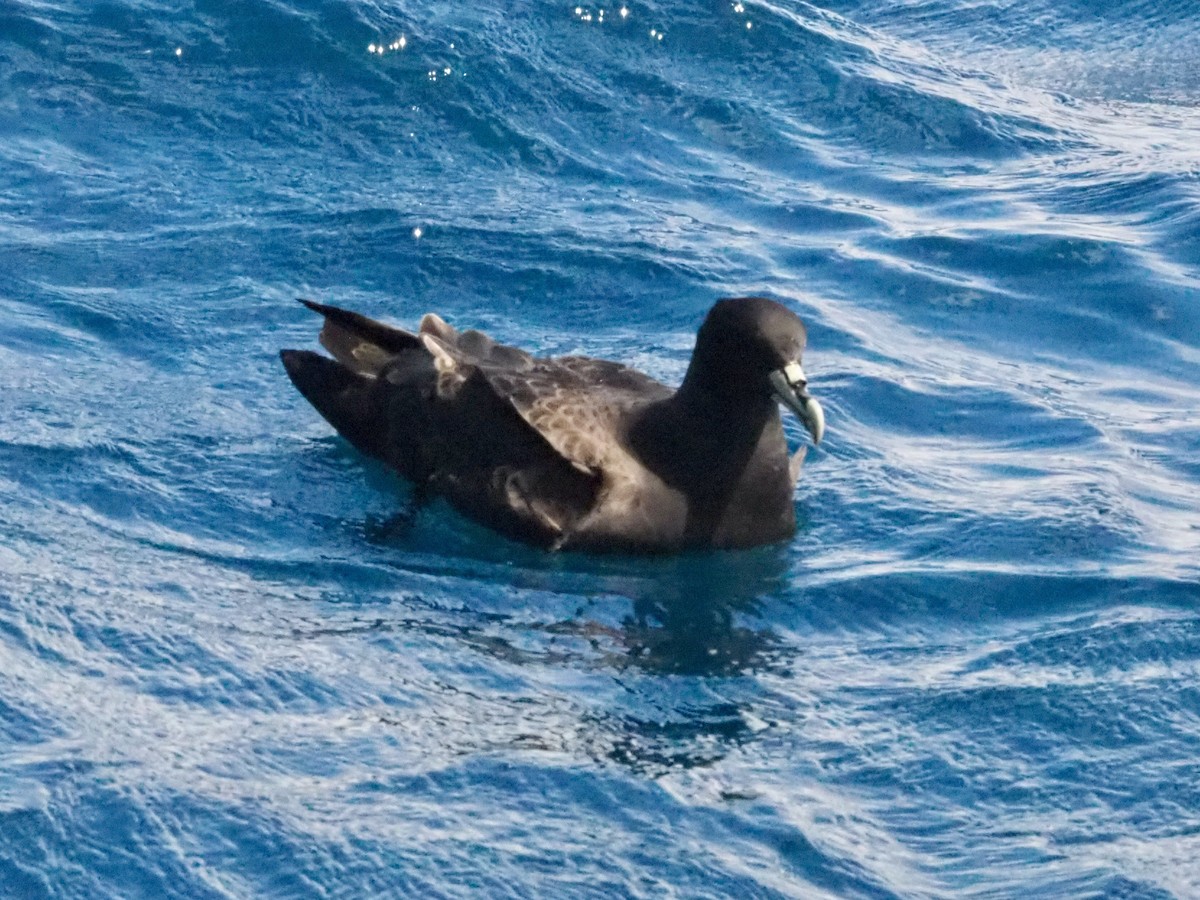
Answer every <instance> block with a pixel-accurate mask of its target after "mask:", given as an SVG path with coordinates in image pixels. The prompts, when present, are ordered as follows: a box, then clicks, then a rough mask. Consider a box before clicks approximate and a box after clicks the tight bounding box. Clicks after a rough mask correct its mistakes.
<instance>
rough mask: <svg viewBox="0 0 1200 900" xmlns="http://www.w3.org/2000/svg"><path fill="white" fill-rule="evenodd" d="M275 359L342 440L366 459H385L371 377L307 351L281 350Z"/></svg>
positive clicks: (381, 424)
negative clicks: (280, 362) (281, 362)
mask: <svg viewBox="0 0 1200 900" xmlns="http://www.w3.org/2000/svg"><path fill="white" fill-rule="evenodd" d="M279 358H280V359H282V360H283V367H284V368H285V369H286V370H287V373H288V377H289V378H291V379H292V384H294V385H296V388H297V389H298V390H299V391H300V393H301V394H303V395H304V397H305V399H306V400H308V402H309V403H311V404H312V405H313V406H314V407H315V408H316V410H317V412H319V413H320V414H321V415H322V416H324V417H325V420H326V421H327V422H329V424H330V425H332V426H333V427H334V428H336V429H337V430H338V433H339V434H341V435H342V437H344V438H345V439H346V440H348V441H349V442H350V443H351V444H353V445H354V446H355V447H356V448H358V450H360V451H361V452H363V453H366V454H368V455H369V456H375V457H378V458H384V457H385V455H386V439H387V435H386V433H385V429H386V421H387V419H386V416H384V415H382V410H381V409H380V405H381V404H380V400H379V394H378V392H377V391H375V390H374V387H375V385H376V381H375V379H374V378H372V377H369V376H366V375H362V374H360V373H358V372H354V371H351V370H350V369H348V368H346V367H345V366H344V365H342V364H341V363H339V362H337V361H336V360H332V359H329V358H327V357H324V356H322V355H321V354H319V353H313V352H312V351H310V350H281V351H280V353H279Z"/></svg>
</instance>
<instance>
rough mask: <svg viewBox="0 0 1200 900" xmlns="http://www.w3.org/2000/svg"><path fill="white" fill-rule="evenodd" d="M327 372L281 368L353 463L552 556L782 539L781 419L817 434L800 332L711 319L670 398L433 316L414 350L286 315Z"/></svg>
mask: <svg viewBox="0 0 1200 900" xmlns="http://www.w3.org/2000/svg"><path fill="white" fill-rule="evenodd" d="M300 302H301V303H303V304H304V305H305V306H307V307H308V308H309V309H311V310H313V311H314V312H317V313H320V314H321V315H322V316H324V317H325V323H324V327H323V328H322V329H321V334H320V342H321V344H322V345H323V346H324V347H325V348H326V349H327V350H328V351H329V352H330V353H331V354H332V355H333V359H329V358H328V357H325V356H322V355H321V354H319V353H314V352H312V351H308V350H283V351H281V353H280V356H281V358H282V359H283V365H284V367H285V368H286V369H287V373H288V375H289V376H290V377H291V379H292V382H293V383H294V384H295V385H296V387H297V388H298V389H299V390H300V393H301V394H303V395H304V396H305V398H307V399H308V401H309V402H310V403H311V404H312V405H313V406H314V407H316V409H317V411H318V412H319V413H320V414H321V415H322V416H324V417H325V419H326V420H328V422H329V423H330V424H331V425H332V426H333V427H334V428H336V429H337V430H338V432H339V433H340V434H341V435H342V436H343V437H344V438H345V439H346V440H348V441H349V442H350V443H351V444H353V445H354V446H355V447H356V448H358V449H359V450H360V451H361V452H363V453H365V454H367V455H369V456H374V457H377V458H378V459H380V460H382V461H383V462H385V463H387V464H388V465H390V466H391V467H392V468H394V469H396V470H397V471H398V472H399V473H400V474H401V475H403V476H404V477H405V478H408V479H410V480H411V481H413V482H414V483H415V484H416V486H417V490H418V496H419V497H424V496H430V495H442V496H445V497H446V498H447V499H449V501H450V502H451V503H452V504H453V505H454V506H455V507H456V508H457V509H458V510H460V511H461V512H462V513H464V514H465V515H467V516H470V517H471V518H474V519H476V520H478V521H480V522H483V523H484V524H485V525H488V526H490V527H492V528H494V529H495V530H497V531H499V532H501V533H503V534H505V535H508V536H509V537H512V538H516V539H518V540H522V541H525V542H528V543H532V544H536V545H539V546H542V547H546V548H548V549H555V550H560V549H561V550H584V551H614V552H631V553H670V552H677V551H681V550H687V549H706V548H735V547H750V546H754V545H757V544H765V543H770V542H775V541H781V540H784V539H785V538H788V537H790V536H791V535H792V534H794V533H795V530H796V515H795V508H794V505H793V500H792V495H793V490H794V488H795V485H796V481H797V479H798V478H799V475H800V465H801V463H802V462H803V460H804V454H805V452H806V450H805V448H801V449H800V450H799V451H797V452H796V453H795V454H794V455H790V456H789V453H788V448H787V443H786V441H785V438H784V432H783V423H782V421H781V419H780V415H779V403H780V402H782V403H783V405H784V406H786V407H788V408H789V409H790V410H792V411H793V412H794V413H795V414H796V415H797V416H798V417H799V418H800V421H801V422H802V423H803V424H804V426H805V428H807V429H808V432H809V434H811V435H812V440H813V443H814V444H817V443H819V442H820V440H821V436H822V434H823V433H824V431H825V416H824V413H823V412H822V410H821V406H820V404H819V403H818V402H817V401H816V400H815V399H814V398H813V397H812V396H810V395H809V392H808V380H807V378H806V377H805V374H804V370H803V369H802V368H801V365H800V362H801V360H800V357H801V353H802V352H803V350H804V345H805V342H806V337H807V336H806V332H805V328H804V324H803V322H801V321H800V319H799V318H798V317H797V316H796V315H795V314H794V313H792V312H791V311H790V310H789V309H787V308H786V307H784V306H782V305H781V304H779V303H777V302H775V301H773V300H768V299H765V298H762V297H742V298H734V299H726V300H720V301H718V302H717V303H716V304H715V305H714V306H713V307H712V309H711V310H710V311H709V313H708V316H707V317H706V318H705V320H704V323H703V324H702V325H701V326H700V331H699V333H698V334H697V336H696V347H695V350H694V351H693V352H692V359H691V363H690V364H689V366H688V369H687V373H686V375H685V376H684V379H683V384H681V385H680V386H679V389H678V390H672V389H671V388H669V387H667V386H666V385H664V384H661V383H660V382H658V381H655V380H654V379H652V378H650V377H649V376H647V375H644V374H642V373H641V372H637V371H635V370H633V369H630V368H628V367H626V366H623V365H621V364H620V363H616V362H610V361H608V360H603V359H591V358H589V357H586V356H560V357H535V356H531V355H530V354H528V353H526V352H525V351H523V350H518V349H516V348H515V347H508V346H505V345H503V344H499V343H497V342H496V341H494V340H492V339H491V338H490V337H488V336H487V335H485V334H483V333H482V332H479V331H474V330H470V331H461V332H460V331H457V330H456V329H454V328H452V327H451V326H450V325H447V324H446V323H445V322H444V321H443V320H442V319H441V318H440V317H438V316H437V315H435V314H433V313H430V314H428V315H426V316H425V317H424V318H423V319H422V320H421V324H420V327H419V329H418V330H417V332H416V333H415V334H414V333H411V332H408V331H403V330H401V329H399V328H394V327H392V326H390V325H385V324H383V323H381V322H377V321H375V320H373V319H369V318H367V317H366V316H363V315H360V314H358V313H354V312H349V311H347V310H343V309H339V308H337V307H335V306H326V305H324V304H321V303H314V302H312V301H309V300H301V301H300Z"/></svg>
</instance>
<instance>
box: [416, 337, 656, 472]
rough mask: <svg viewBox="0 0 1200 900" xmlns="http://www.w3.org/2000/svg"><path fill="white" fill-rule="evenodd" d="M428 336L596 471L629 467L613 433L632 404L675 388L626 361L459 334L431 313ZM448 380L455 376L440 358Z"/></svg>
mask: <svg viewBox="0 0 1200 900" xmlns="http://www.w3.org/2000/svg"><path fill="white" fill-rule="evenodd" d="M421 333H422V335H427V336H428V337H429V340H428V341H427V345H428V344H433V346H434V350H435V351H436V355H438V356H439V357H441V358H443V359H446V360H453V362H454V368H455V369H456V370H457V373H456V374H458V377H463V376H466V375H467V374H468V372H469V371H470V370H474V371H476V372H478V374H479V375H480V376H481V377H482V378H483V379H484V380H485V381H486V382H487V384H488V385H489V386H490V387H491V389H492V391H493V392H494V393H495V394H496V395H497V396H498V397H500V398H502V399H504V400H506V401H507V402H508V403H509V404H510V405H511V406H512V408H513V409H514V410H516V412H517V413H518V414H519V415H520V417H521V418H522V419H523V420H524V421H525V422H526V423H528V424H529V425H530V426H531V427H532V428H533V429H534V430H535V431H536V432H537V433H538V434H539V435H541V437H542V438H543V439H544V440H545V441H546V442H547V443H548V444H549V445H550V446H551V447H552V448H553V449H554V450H555V451H556V452H557V453H558V454H560V455H561V456H562V457H563V458H564V459H566V460H567V461H568V462H570V463H571V464H572V465H573V466H575V467H576V468H577V469H580V470H581V471H584V472H587V473H589V474H595V473H599V472H602V471H605V470H607V469H610V468H619V467H623V466H624V465H625V463H626V462H627V460H626V459H625V457H627V456H628V452H627V451H626V450H625V449H624V447H623V446H621V444H620V443H619V442H618V441H616V440H614V438H615V436H616V433H617V429H618V427H619V424H620V421H621V418H622V415H623V414H624V413H626V412H627V411H628V410H629V409H630V408H632V407H634V406H638V405H641V404H645V403H649V402H652V401H654V400H660V399H663V398H665V397H668V396H670V394H671V389H670V388H668V387H667V386H666V385H663V384H661V383H659V382H657V381H655V380H654V379H653V378H650V377H649V376H647V375H643V374H642V373H640V372H637V371H635V370H633V369H630V368H628V367H627V366H623V365H621V364H620V363H614V362H609V361H607V360H599V359H590V358H588V357H584V356H563V357H557V358H537V357H533V356H530V355H529V354H528V353H525V352H524V351H521V350H518V349H516V348H515V347H508V346H505V345H504V344H499V343H496V342H495V341H493V340H492V339H491V338H490V337H488V336H487V335H485V334H483V333H482V332H479V331H465V332H462V333H461V334H460V333H458V332H456V331H454V330H453V329H452V328H450V327H449V326H447V325H445V323H444V322H442V321H441V320H440V319H435V318H434V317H432V316H427V317H426V321H423V322H422V323H421ZM439 370H441V371H442V374H441V376H440V378H439V388H440V387H441V382H442V381H443V379H448V378H449V377H453V376H452V373H451V372H449V371H445V370H444V369H443V365H442V364H439Z"/></svg>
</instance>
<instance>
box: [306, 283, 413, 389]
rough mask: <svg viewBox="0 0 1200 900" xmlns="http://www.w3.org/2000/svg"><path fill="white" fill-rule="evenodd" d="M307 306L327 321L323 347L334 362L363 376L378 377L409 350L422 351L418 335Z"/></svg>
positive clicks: (324, 307)
mask: <svg viewBox="0 0 1200 900" xmlns="http://www.w3.org/2000/svg"><path fill="white" fill-rule="evenodd" d="M300 302H301V303H303V304H304V305H305V306H307V307H308V308H309V309H311V310H312V311H313V312H315V313H320V314H321V315H322V316H324V317H325V324H324V326H323V327H322V328H321V346H323V347H324V348H325V349H326V350H328V351H329V352H330V353H332V354H333V357H334V359H336V360H337V361H338V362H339V363H341V364H342V365H343V366H345V367H346V368H347V369H349V370H351V371H352V372H357V373H358V374H359V375H368V376H371V377H376V376H378V375H379V374H380V372H382V371H383V369H384V368H385V367H386V366H387V365H388V363H390V362H391V361H392V360H393V359H395V358H396V356H397V355H398V354H400V353H403V352H404V351H405V350H419V349H421V341H420V339H419V338H418V337H417V336H416V335H415V334H410V333H409V332H407V331H404V330H402V329H400V328H394V327H392V326H391V325H385V324H383V323H382V322H377V321H375V320H374V319H369V318H367V317H366V316H363V315H360V314H359V313H355V312H350V311H349V310H345V309H339V308H338V307H336V306H328V305H326V304H324V303H315V302H313V301H312V300H301V301H300Z"/></svg>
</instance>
